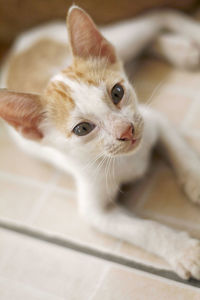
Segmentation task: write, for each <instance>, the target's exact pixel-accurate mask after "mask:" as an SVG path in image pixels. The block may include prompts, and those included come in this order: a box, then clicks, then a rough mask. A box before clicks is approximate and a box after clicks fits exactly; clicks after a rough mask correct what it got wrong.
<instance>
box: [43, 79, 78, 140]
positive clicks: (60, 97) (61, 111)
mask: <svg viewBox="0 0 200 300" xmlns="http://www.w3.org/2000/svg"><path fill="white" fill-rule="evenodd" d="M45 98H46V101H47V103H46V106H47V112H48V117H50V119H51V120H52V121H53V123H54V124H55V126H56V128H57V129H59V130H61V131H62V132H63V133H64V134H65V135H67V136H68V137H69V136H70V135H71V131H69V130H68V129H67V120H68V118H69V116H70V112H71V110H72V109H73V108H74V107H75V104H74V101H73V99H72V98H71V95H70V88H69V87H68V86H67V85H66V84H64V83H63V82H60V81H52V82H50V83H49V85H48V86H47V88H46V90H45Z"/></svg>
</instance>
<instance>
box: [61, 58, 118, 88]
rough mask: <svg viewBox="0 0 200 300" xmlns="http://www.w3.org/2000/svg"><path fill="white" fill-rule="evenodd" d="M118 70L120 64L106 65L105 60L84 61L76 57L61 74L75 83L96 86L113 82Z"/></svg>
mask: <svg viewBox="0 0 200 300" xmlns="http://www.w3.org/2000/svg"><path fill="white" fill-rule="evenodd" d="M119 70H121V63H120V62H116V63H115V64H108V63H107V61H106V60H105V59H89V60H84V59H81V58H77V57H76V58H75V59H74V62H73V64H72V65H70V66H69V67H67V68H66V69H64V70H63V71H62V73H63V74H64V75H65V76H67V77H69V78H70V79H72V80H75V81H77V82H84V83H86V84H88V85H94V86H98V85H99V84H100V83H101V82H102V81H104V82H105V81H108V82H109V81H111V82H113V81H114V79H115V77H116V72H119Z"/></svg>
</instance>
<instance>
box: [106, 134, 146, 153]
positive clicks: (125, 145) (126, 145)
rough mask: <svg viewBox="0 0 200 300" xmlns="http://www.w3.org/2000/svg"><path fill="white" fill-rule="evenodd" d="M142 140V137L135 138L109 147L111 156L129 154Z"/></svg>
mask: <svg viewBox="0 0 200 300" xmlns="http://www.w3.org/2000/svg"><path fill="white" fill-rule="evenodd" d="M140 142H141V137H137V138H134V139H132V140H130V141H124V142H121V143H119V144H115V145H112V147H110V148H109V149H108V154H109V156H120V155H126V154H127V155H128V154H131V153H132V152H133V151H135V150H136V148H138V146H139V145H140Z"/></svg>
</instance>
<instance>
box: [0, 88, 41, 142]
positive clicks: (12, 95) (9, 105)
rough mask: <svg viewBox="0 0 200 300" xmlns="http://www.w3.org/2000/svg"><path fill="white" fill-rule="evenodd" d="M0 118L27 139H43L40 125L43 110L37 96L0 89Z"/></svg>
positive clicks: (39, 98) (39, 97)
mask: <svg viewBox="0 0 200 300" xmlns="http://www.w3.org/2000/svg"><path fill="white" fill-rule="evenodd" d="M0 118H2V119H4V120H5V121H6V122H7V123H8V124H9V125H11V126H13V127H14V128H15V129H16V130H17V131H19V132H20V133H21V134H22V135H23V136H24V137H26V138H28V139H32V140H41V139H42V138H43V133H42V130H41V128H40V125H41V122H42V120H43V119H44V109H43V105H42V100H41V96H40V95H38V94H30V93H19V92H13V91H9V90H7V89H0Z"/></svg>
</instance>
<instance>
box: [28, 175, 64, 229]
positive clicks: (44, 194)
mask: <svg viewBox="0 0 200 300" xmlns="http://www.w3.org/2000/svg"><path fill="white" fill-rule="evenodd" d="M60 176H61V173H60V172H59V171H58V170H56V171H55V173H54V174H53V176H52V178H51V180H50V181H49V182H48V184H47V185H46V186H45V188H44V190H43V192H42V193H41V195H40V197H39V199H38V203H37V205H36V206H35V208H34V209H32V211H31V213H30V215H29V216H28V217H27V220H26V221H25V223H27V224H29V225H31V224H32V223H34V221H35V219H36V218H37V216H38V214H39V213H40V211H41V209H42V207H43V206H44V204H45V203H46V201H47V199H48V197H49V195H50V194H51V193H52V192H53V191H54V190H55V186H56V183H57V182H58V179H59V178H60Z"/></svg>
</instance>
